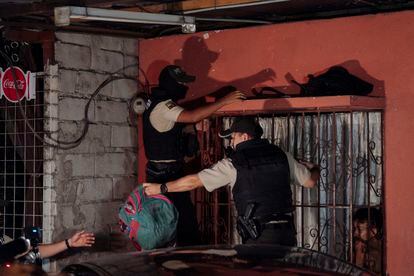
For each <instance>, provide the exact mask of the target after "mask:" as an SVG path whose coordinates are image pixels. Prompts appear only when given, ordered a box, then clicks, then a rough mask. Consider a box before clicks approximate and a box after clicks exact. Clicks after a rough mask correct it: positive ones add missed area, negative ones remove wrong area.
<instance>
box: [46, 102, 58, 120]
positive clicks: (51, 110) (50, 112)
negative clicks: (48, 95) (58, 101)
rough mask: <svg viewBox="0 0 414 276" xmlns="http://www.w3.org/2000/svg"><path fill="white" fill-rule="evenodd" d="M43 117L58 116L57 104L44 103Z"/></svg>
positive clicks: (55, 117)
mask: <svg viewBox="0 0 414 276" xmlns="http://www.w3.org/2000/svg"><path fill="white" fill-rule="evenodd" d="M45 117H46V118H54V119H57V118H58V106H57V105H54V104H49V105H46V107H45Z"/></svg>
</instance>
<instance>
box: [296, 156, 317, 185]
mask: <svg viewBox="0 0 414 276" xmlns="http://www.w3.org/2000/svg"><path fill="white" fill-rule="evenodd" d="M299 163H301V164H302V165H304V166H305V167H306V168H307V169H308V170H309V171H310V177H309V179H308V180H307V181H306V182H305V183H303V186H304V187H307V188H313V187H315V185H316V183H317V182H318V180H319V177H320V176H321V171H320V169H319V166H318V165H316V164H313V163H311V162H306V161H299Z"/></svg>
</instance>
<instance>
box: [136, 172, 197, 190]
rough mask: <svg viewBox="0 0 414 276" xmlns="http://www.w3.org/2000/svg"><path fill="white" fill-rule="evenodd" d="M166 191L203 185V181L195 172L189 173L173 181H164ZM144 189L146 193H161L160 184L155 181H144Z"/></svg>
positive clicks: (189, 188) (195, 187)
mask: <svg viewBox="0 0 414 276" xmlns="http://www.w3.org/2000/svg"><path fill="white" fill-rule="evenodd" d="M165 185H166V187H167V189H168V192H169V193H172V192H185V191H191V190H194V189H197V188H199V187H203V183H202V182H201V180H200V178H199V177H198V175H197V174H191V175H187V176H184V177H181V178H179V179H177V180H174V181H169V182H167V183H165ZM143 186H144V191H145V193H146V194H147V195H157V194H160V193H161V184H157V183H144V184H143Z"/></svg>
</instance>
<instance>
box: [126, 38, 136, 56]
mask: <svg viewBox="0 0 414 276" xmlns="http://www.w3.org/2000/svg"><path fill="white" fill-rule="evenodd" d="M122 42H123V44H124V47H123V52H124V54H125V55H130V56H138V45H139V44H138V39H135V38H131V39H129V38H124V39H123V40H122Z"/></svg>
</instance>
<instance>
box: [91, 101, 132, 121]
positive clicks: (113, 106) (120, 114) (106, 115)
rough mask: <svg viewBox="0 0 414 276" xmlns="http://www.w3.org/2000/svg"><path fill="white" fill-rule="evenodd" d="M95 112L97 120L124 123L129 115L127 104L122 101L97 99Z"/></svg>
mask: <svg viewBox="0 0 414 276" xmlns="http://www.w3.org/2000/svg"><path fill="white" fill-rule="evenodd" d="M95 114H96V117H95V118H96V119H95V120H96V121H97V122H109V123H126V122H127V121H128V116H129V112H128V105H127V103H124V102H114V101H112V102H109V101H106V102H104V101H97V102H96V107H95Z"/></svg>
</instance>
